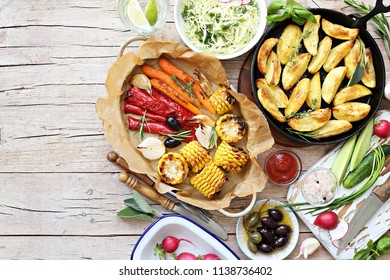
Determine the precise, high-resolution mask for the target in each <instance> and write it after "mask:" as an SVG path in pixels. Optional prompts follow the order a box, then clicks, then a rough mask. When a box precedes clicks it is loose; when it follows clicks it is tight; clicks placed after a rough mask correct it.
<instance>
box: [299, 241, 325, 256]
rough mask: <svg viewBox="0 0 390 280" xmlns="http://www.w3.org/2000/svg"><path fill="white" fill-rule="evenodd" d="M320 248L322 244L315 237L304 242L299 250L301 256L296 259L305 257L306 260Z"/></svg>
mask: <svg viewBox="0 0 390 280" xmlns="http://www.w3.org/2000/svg"><path fill="white" fill-rule="evenodd" d="M319 247H320V242H319V241H318V240H317V239H316V238H313V237H309V238H307V239H305V240H303V241H302V243H301V247H300V248H299V255H298V256H297V257H296V259H297V258H299V257H300V256H302V255H303V257H304V258H305V259H307V257H308V256H309V255H311V254H313V253H314V252H315V251H316V250H317V249H318V248H319Z"/></svg>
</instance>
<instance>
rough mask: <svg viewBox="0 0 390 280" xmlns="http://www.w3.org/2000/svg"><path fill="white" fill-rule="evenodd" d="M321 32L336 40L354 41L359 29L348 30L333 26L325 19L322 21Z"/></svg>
mask: <svg viewBox="0 0 390 280" xmlns="http://www.w3.org/2000/svg"><path fill="white" fill-rule="evenodd" d="M322 30H324V32H325V33H326V34H327V35H329V36H331V37H333V38H336V39H340V40H355V38H356V37H357V36H358V35H359V28H348V27H345V26H342V25H339V24H334V23H332V22H330V21H328V20H326V19H324V18H323V19H322Z"/></svg>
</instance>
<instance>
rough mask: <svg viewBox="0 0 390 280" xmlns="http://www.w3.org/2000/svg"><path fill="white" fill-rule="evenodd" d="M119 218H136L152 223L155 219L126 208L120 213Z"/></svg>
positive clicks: (149, 215)
mask: <svg viewBox="0 0 390 280" xmlns="http://www.w3.org/2000/svg"><path fill="white" fill-rule="evenodd" d="M117 216H118V217H120V218H134V219H143V220H150V221H152V220H154V219H155V218H154V217H153V215H151V214H145V213H142V212H139V211H137V210H135V209H133V208H130V207H126V208H124V209H122V210H121V211H119V212H118V214H117Z"/></svg>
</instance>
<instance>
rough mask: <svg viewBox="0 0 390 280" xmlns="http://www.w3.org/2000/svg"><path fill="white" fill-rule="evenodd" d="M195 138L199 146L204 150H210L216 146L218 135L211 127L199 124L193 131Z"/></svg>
mask: <svg viewBox="0 0 390 280" xmlns="http://www.w3.org/2000/svg"><path fill="white" fill-rule="evenodd" d="M195 136H196V139H197V140H198V142H199V144H200V145H202V146H203V147H204V148H206V149H212V148H213V147H214V146H216V145H217V139H218V135H217V132H216V131H215V128H214V127H212V126H209V125H204V124H202V123H201V124H200V125H199V127H198V128H197V129H196V130H195Z"/></svg>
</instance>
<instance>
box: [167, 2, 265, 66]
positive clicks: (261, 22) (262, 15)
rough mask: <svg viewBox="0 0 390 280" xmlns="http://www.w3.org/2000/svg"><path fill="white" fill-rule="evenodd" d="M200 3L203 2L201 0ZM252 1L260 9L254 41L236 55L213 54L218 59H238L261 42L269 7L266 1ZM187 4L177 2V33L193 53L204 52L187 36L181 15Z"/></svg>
mask: <svg viewBox="0 0 390 280" xmlns="http://www.w3.org/2000/svg"><path fill="white" fill-rule="evenodd" d="M199 1H201V0H199ZM252 1H255V2H257V4H258V9H259V22H258V23H257V24H258V29H257V33H256V34H255V36H254V37H253V38H252V40H251V41H249V43H248V44H247V45H246V46H245V47H244V48H242V49H241V50H239V51H237V52H235V53H230V54H213V55H214V56H216V57H217V58H218V59H220V60H226V59H231V58H235V57H238V56H240V55H243V54H245V53H246V52H248V51H250V50H251V49H252V48H253V47H254V46H255V45H256V44H257V42H258V41H259V40H260V38H261V36H262V35H263V33H264V30H265V27H266V24H267V19H266V17H267V5H266V2H265V0H252ZM185 2H186V0H175V9H174V16H175V25H176V29H177V32H178V33H179V35H180V38H181V39H182V40H183V41H184V43H185V44H186V45H187V46H188V47H189V48H190V49H192V50H193V51H196V52H203V51H204V50H202V49H201V48H199V47H197V46H196V45H195V44H193V43H192V42H191V41H190V40H189V38H188V37H187V35H186V34H185V30H184V21H183V17H182V15H181V12H182V10H183V4H185ZM254 24H256V23H254Z"/></svg>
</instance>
